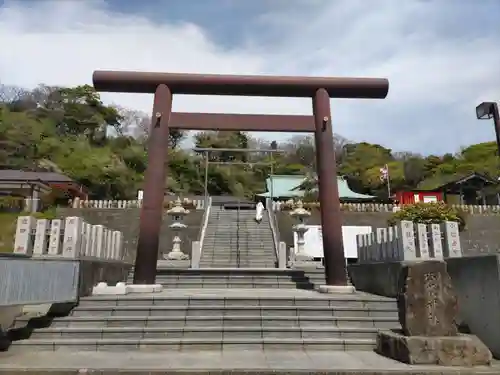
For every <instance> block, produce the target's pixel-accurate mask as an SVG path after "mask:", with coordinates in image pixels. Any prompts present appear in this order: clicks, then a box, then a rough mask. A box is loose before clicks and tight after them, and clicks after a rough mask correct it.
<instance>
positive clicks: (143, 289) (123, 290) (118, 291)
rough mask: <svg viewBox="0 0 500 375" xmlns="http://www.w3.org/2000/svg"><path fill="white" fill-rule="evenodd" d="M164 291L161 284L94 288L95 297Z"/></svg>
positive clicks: (123, 284) (120, 284)
mask: <svg viewBox="0 0 500 375" xmlns="http://www.w3.org/2000/svg"><path fill="white" fill-rule="evenodd" d="M161 291H163V285H161V284H144V285H143V284H129V285H127V284H125V283H117V284H116V285H115V286H109V285H108V284H107V283H99V284H97V285H96V286H94V288H92V295H93V296H120V295H126V294H129V293H158V292H161Z"/></svg>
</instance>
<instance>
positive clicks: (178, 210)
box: [163, 198, 189, 260]
mask: <svg viewBox="0 0 500 375" xmlns="http://www.w3.org/2000/svg"><path fill="white" fill-rule="evenodd" d="M182 203H183V202H182V201H181V200H180V198H177V200H176V201H175V202H174V207H172V208H171V209H170V210H168V211H167V215H169V216H171V217H172V221H173V222H172V224H170V225H169V228H170V229H171V230H172V232H173V237H174V238H173V240H172V250H171V251H170V252H169V253H168V254H167V255H164V256H163V258H164V259H166V260H188V259H189V256H188V255H186V254H184V253H183V252H182V250H181V243H182V240H181V237H180V234H181V233H182V231H184V230H185V229H186V228H187V225H186V224H184V223H183V221H184V217H185V216H186V215H187V214H189V210H186V209H185V208H184V206H183V204H182Z"/></svg>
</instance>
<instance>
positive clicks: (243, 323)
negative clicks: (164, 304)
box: [15, 315, 400, 329]
mask: <svg viewBox="0 0 500 375" xmlns="http://www.w3.org/2000/svg"><path fill="white" fill-rule="evenodd" d="M28 320H29V318H25V317H20V318H18V319H16V323H15V326H16V327H22V326H24V325H26V324H27V322H28ZM213 326H222V327H247V326H248V327H259V326H260V327H332V328H335V327H338V328H344V327H348V328H377V329H397V328H400V325H399V322H398V320H397V319H394V318H391V317H379V318H378V317H340V316H333V315H332V316H300V317H298V316H280V315H276V316H271V315H269V316H266V315H262V316H246V315H241V316H234V315H226V316H223V317H221V316H211V315H207V316H184V315H178V316H174V315H172V316H169V317H165V316H153V315H150V316H67V317H61V318H54V319H53V320H52V324H51V328H58V327H94V328H105V327H124V328H128V327H164V328H170V327H213Z"/></svg>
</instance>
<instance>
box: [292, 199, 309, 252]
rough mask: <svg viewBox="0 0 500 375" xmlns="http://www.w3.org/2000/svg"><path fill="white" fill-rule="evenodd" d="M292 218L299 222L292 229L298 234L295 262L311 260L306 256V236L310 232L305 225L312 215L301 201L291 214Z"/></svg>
mask: <svg viewBox="0 0 500 375" xmlns="http://www.w3.org/2000/svg"><path fill="white" fill-rule="evenodd" d="M290 216H291V217H293V218H294V219H295V220H297V224H295V225H294V226H293V227H292V229H293V231H294V232H296V233H297V249H296V252H295V260H298V261H301V260H309V259H311V257H310V256H308V255H306V254H304V250H305V249H304V245H305V243H306V241H305V238H304V234H305V233H306V232H307V231H308V230H309V228H308V227H307V226H306V224H305V223H306V220H307V219H308V218H309V216H311V213H310V212H309V211H307V210H306V209H305V208H304V204H303V203H302V201H300V200H299V201H298V202H297V204H296V205H295V209H294V210H293V211H292V212H290Z"/></svg>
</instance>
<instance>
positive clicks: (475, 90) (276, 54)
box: [0, 0, 500, 152]
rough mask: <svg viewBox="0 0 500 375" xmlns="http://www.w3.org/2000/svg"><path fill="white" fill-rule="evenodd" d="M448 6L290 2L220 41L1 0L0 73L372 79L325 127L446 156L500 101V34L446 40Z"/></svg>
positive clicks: (88, 11)
mask: <svg viewBox="0 0 500 375" xmlns="http://www.w3.org/2000/svg"><path fill="white" fill-rule="evenodd" d="M485 3H487V2H485ZM263 4H264V3H263ZM287 4H289V5H288V6H286V5H287ZM450 4H451V5H450ZM453 4H455V5H453ZM492 4H493V3H492ZM166 6H167V7H168V3H167V5H166ZM450 7H454V8H453V9H455V10H457V9H458V8H459V7H465V8H467V7H468V5H467V3H464V4H462V5H460V3H459V2H456V3H454V2H452V3H450V2H446V1H443V2H424V1H418V0H417V1H412V0H406V1H404V2H403V1H397V2H396V0H387V1H385V0H379V1H377V2H373V1H372V2H369V1H366V0H347V1H332V0H324V1H323V0H315V1H312V0H309V1H302V0H300V1H299V0H296V1H293V0H289V1H288V2H286V3H284V6H283V9H282V10H280V11H279V12H277V11H275V10H274V11H273V12H270V11H269V13H265V14H262V15H261V16H260V19H259V20H260V26H261V28H260V29H259V30H256V34H255V35H249V36H248V38H247V39H246V40H247V41H248V42H247V43H245V44H244V45H241V46H235V47H233V48H231V49H228V48H222V47H221V46H219V45H217V44H216V43H215V42H214V41H213V40H210V39H209V38H208V37H207V33H206V31H205V30H203V29H202V28H200V27H198V26H196V25H194V24H187V23H184V24H178V23H176V24H168V23H163V24H159V23H158V22H153V21H151V20H148V19H147V18H144V17H141V16H138V15H130V14H124V13H121V14H118V13H114V14H113V13H112V12H111V11H110V10H109V8H107V7H105V6H104V3H103V2H101V1H90V0H86V1H55V2H51V3H50V2H43V1H39V2H7V3H6V5H4V7H3V8H0V43H1V45H2V52H1V55H0V79H1V80H2V82H4V83H9V84H16V85H20V86H25V87H34V86H36V85H37V84H38V83H46V84H50V85H57V84H58V85H75V84H83V83H91V76H92V71H93V70H95V69H111V70H141V71H170V72H197V73H200V72H201V73H226V74H300V75H325V76H326V75H329V76H332V75H340V76H382V77H388V78H389V79H390V82H391V87H390V92H389V96H388V98H387V99H386V100H384V101H348V102H347V101H344V100H342V101H340V100H339V101H334V102H333V103H332V110H333V111H334V113H333V118H334V119H335V124H334V126H335V129H336V130H337V129H338V131H339V133H341V134H343V135H345V136H347V137H348V138H353V139H355V140H358V141H361V140H366V141H371V142H379V143H382V144H385V145H388V146H390V147H392V148H396V149H411V150H414V151H422V152H426V151H428V152H439V151H441V152H445V151H450V150H453V149H456V148H458V146H460V145H463V144H466V143H469V142H476V141H484V140H490V139H493V135H492V130H491V128H490V127H488V126H486V125H485V126H478V125H477V124H476V120H475V118H474V106H475V105H476V103H477V102H478V101H479V100H492V99H500V74H499V73H500V69H499V68H498V67H499V66H500V49H498V48H495V47H494V46H495V43H494V42H496V41H497V40H498V37H499V36H500V31H498V29H497V33H496V35H495V34H493V33H492V32H490V33H488V32H487V31H485V32H484V33H482V34H478V33H476V35H472V34H466V35H462V36H461V37H457V36H456V35H453V33H451V31H452V30H451V29H450V30H446V29H445V30H443V29H442V28H440V27H439V26H440V25H446V20H447V19H450V20H452V21H453V20H455V21H457V18H460V17H464V14H465V15H467V12H460V11H456V12H453V11H450V9H452V8H450ZM478 7H480V6H479V5H477V6H476V10H475V12H476V14H477V8H478ZM274 9H275V8H274ZM167 11H168V8H167ZM186 11H187V12H188V11H189V7H186ZM447 17H448V18H447ZM458 20H459V21H460V19H458ZM461 21H463V22H464V23H467V22H468V20H467V19H465V18H464V19H463V20H461ZM218 22H224V20H218ZM450 28H451V26H450ZM228 32H231V30H228ZM234 32H237V31H234ZM257 32H258V34H257ZM261 35H266V37H261ZM495 39H496V40H495ZM103 98H104V99H105V100H106V101H107V102H115V103H118V104H120V105H122V106H127V107H132V108H136V109H141V110H144V111H147V112H149V111H150V109H151V103H152V98H151V96H150V95H130V94H104V95H103ZM174 110H177V111H190V112H197V111H203V112H240V113H245V112H246V113H287V114H303V113H306V114H308V113H311V104H310V101H309V100H305V99H278V98H276V99H274V98H273V99H265V98H237V97H235V98H233V97H221V98H217V97H191V96H184V97H176V98H175V99H174ZM482 125H484V124H482ZM408 127H410V129H408ZM477 129H480V130H477ZM388 134H391V137H390V139H389V137H388ZM409 134H410V135H411V136H410V137H409V136H408V135H409ZM274 136H275V135H269V136H268V137H267V138H272V137H274Z"/></svg>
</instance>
